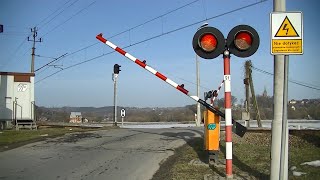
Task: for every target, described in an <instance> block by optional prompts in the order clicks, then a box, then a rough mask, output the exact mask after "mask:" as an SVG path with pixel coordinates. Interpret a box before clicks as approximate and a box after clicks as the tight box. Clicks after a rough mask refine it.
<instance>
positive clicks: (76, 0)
mask: <svg viewBox="0 0 320 180" xmlns="http://www.w3.org/2000/svg"><path fill="white" fill-rule="evenodd" d="M70 1H71V0H69V1H67V2H66V3H64V4H63V5H62V6H61V7H60V8H58V9H57V10H56V11H54V12H53V13H51V14H50V15H49V16H47V17H46V18H45V19H47V18H49V17H50V16H51V15H53V14H54V13H56V12H57V11H58V10H60V9H61V8H63V7H64V6H65V5H66V4H68V3H69V2H70ZM78 1H79V0H75V1H74V2H73V3H71V4H69V6H68V7H66V8H65V9H63V10H62V11H60V12H59V13H58V14H56V15H55V16H54V17H52V18H51V19H50V20H49V21H47V22H46V23H44V24H43V25H42V26H41V27H40V28H43V27H44V26H46V25H47V24H49V23H50V22H51V21H53V20H54V19H55V18H56V17H58V16H59V15H60V14H61V13H63V12H64V11H65V10H66V9H68V8H69V7H71V6H73V5H74V4H75V3H76V2H78ZM45 19H44V20H45ZM44 20H42V21H41V22H40V23H39V24H41V23H42V22H43V21H44ZM39 24H38V25H37V26H39ZM40 28H39V29H40Z"/></svg>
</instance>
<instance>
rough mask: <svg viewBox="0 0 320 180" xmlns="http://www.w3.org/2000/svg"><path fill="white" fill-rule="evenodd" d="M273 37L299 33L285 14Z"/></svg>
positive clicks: (294, 35) (295, 35)
mask: <svg viewBox="0 0 320 180" xmlns="http://www.w3.org/2000/svg"><path fill="white" fill-rule="evenodd" d="M274 37H299V34H298V33H297V31H296V30H295V29H294V27H293V25H292V24H291V22H290V20H289V18H288V16H286V18H284V20H283V22H282V24H281V26H280V28H279V29H278V31H277V33H276V35H275V36H274Z"/></svg>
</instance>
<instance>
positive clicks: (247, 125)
mask: <svg viewBox="0 0 320 180" xmlns="http://www.w3.org/2000/svg"><path fill="white" fill-rule="evenodd" d="M249 73H250V63H249V61H246V62H245V79H244V84H245V89H246V100H245V109H246V115H247V116H246V117H247V119H245V121H246V127H250V119H251V117H250V89H249V77H250V76H249Z"/></svg>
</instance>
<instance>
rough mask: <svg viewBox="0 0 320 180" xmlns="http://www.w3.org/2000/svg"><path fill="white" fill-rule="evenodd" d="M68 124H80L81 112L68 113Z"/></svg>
mask: <svg viewBox="0 0 320 180" xmlns="http://www.w3.org/2000/svg"><path fill="white" fill-rule="evenodd" d="M69 122H70V123H82V115H81V112H71V113H70V121H69Z"/></svg>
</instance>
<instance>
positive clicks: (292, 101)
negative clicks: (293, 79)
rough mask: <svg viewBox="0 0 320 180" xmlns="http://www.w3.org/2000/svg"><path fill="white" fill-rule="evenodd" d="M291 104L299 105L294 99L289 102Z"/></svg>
mask: <svg viewBox="0 0 320 180" xmlns="http://www.w3.org/2000/svg"><path fill="white" fill-rule="evenodd" d="M289 104H297V101H296V100H294V99H291V100H290V101H289Z"/></svg>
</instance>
